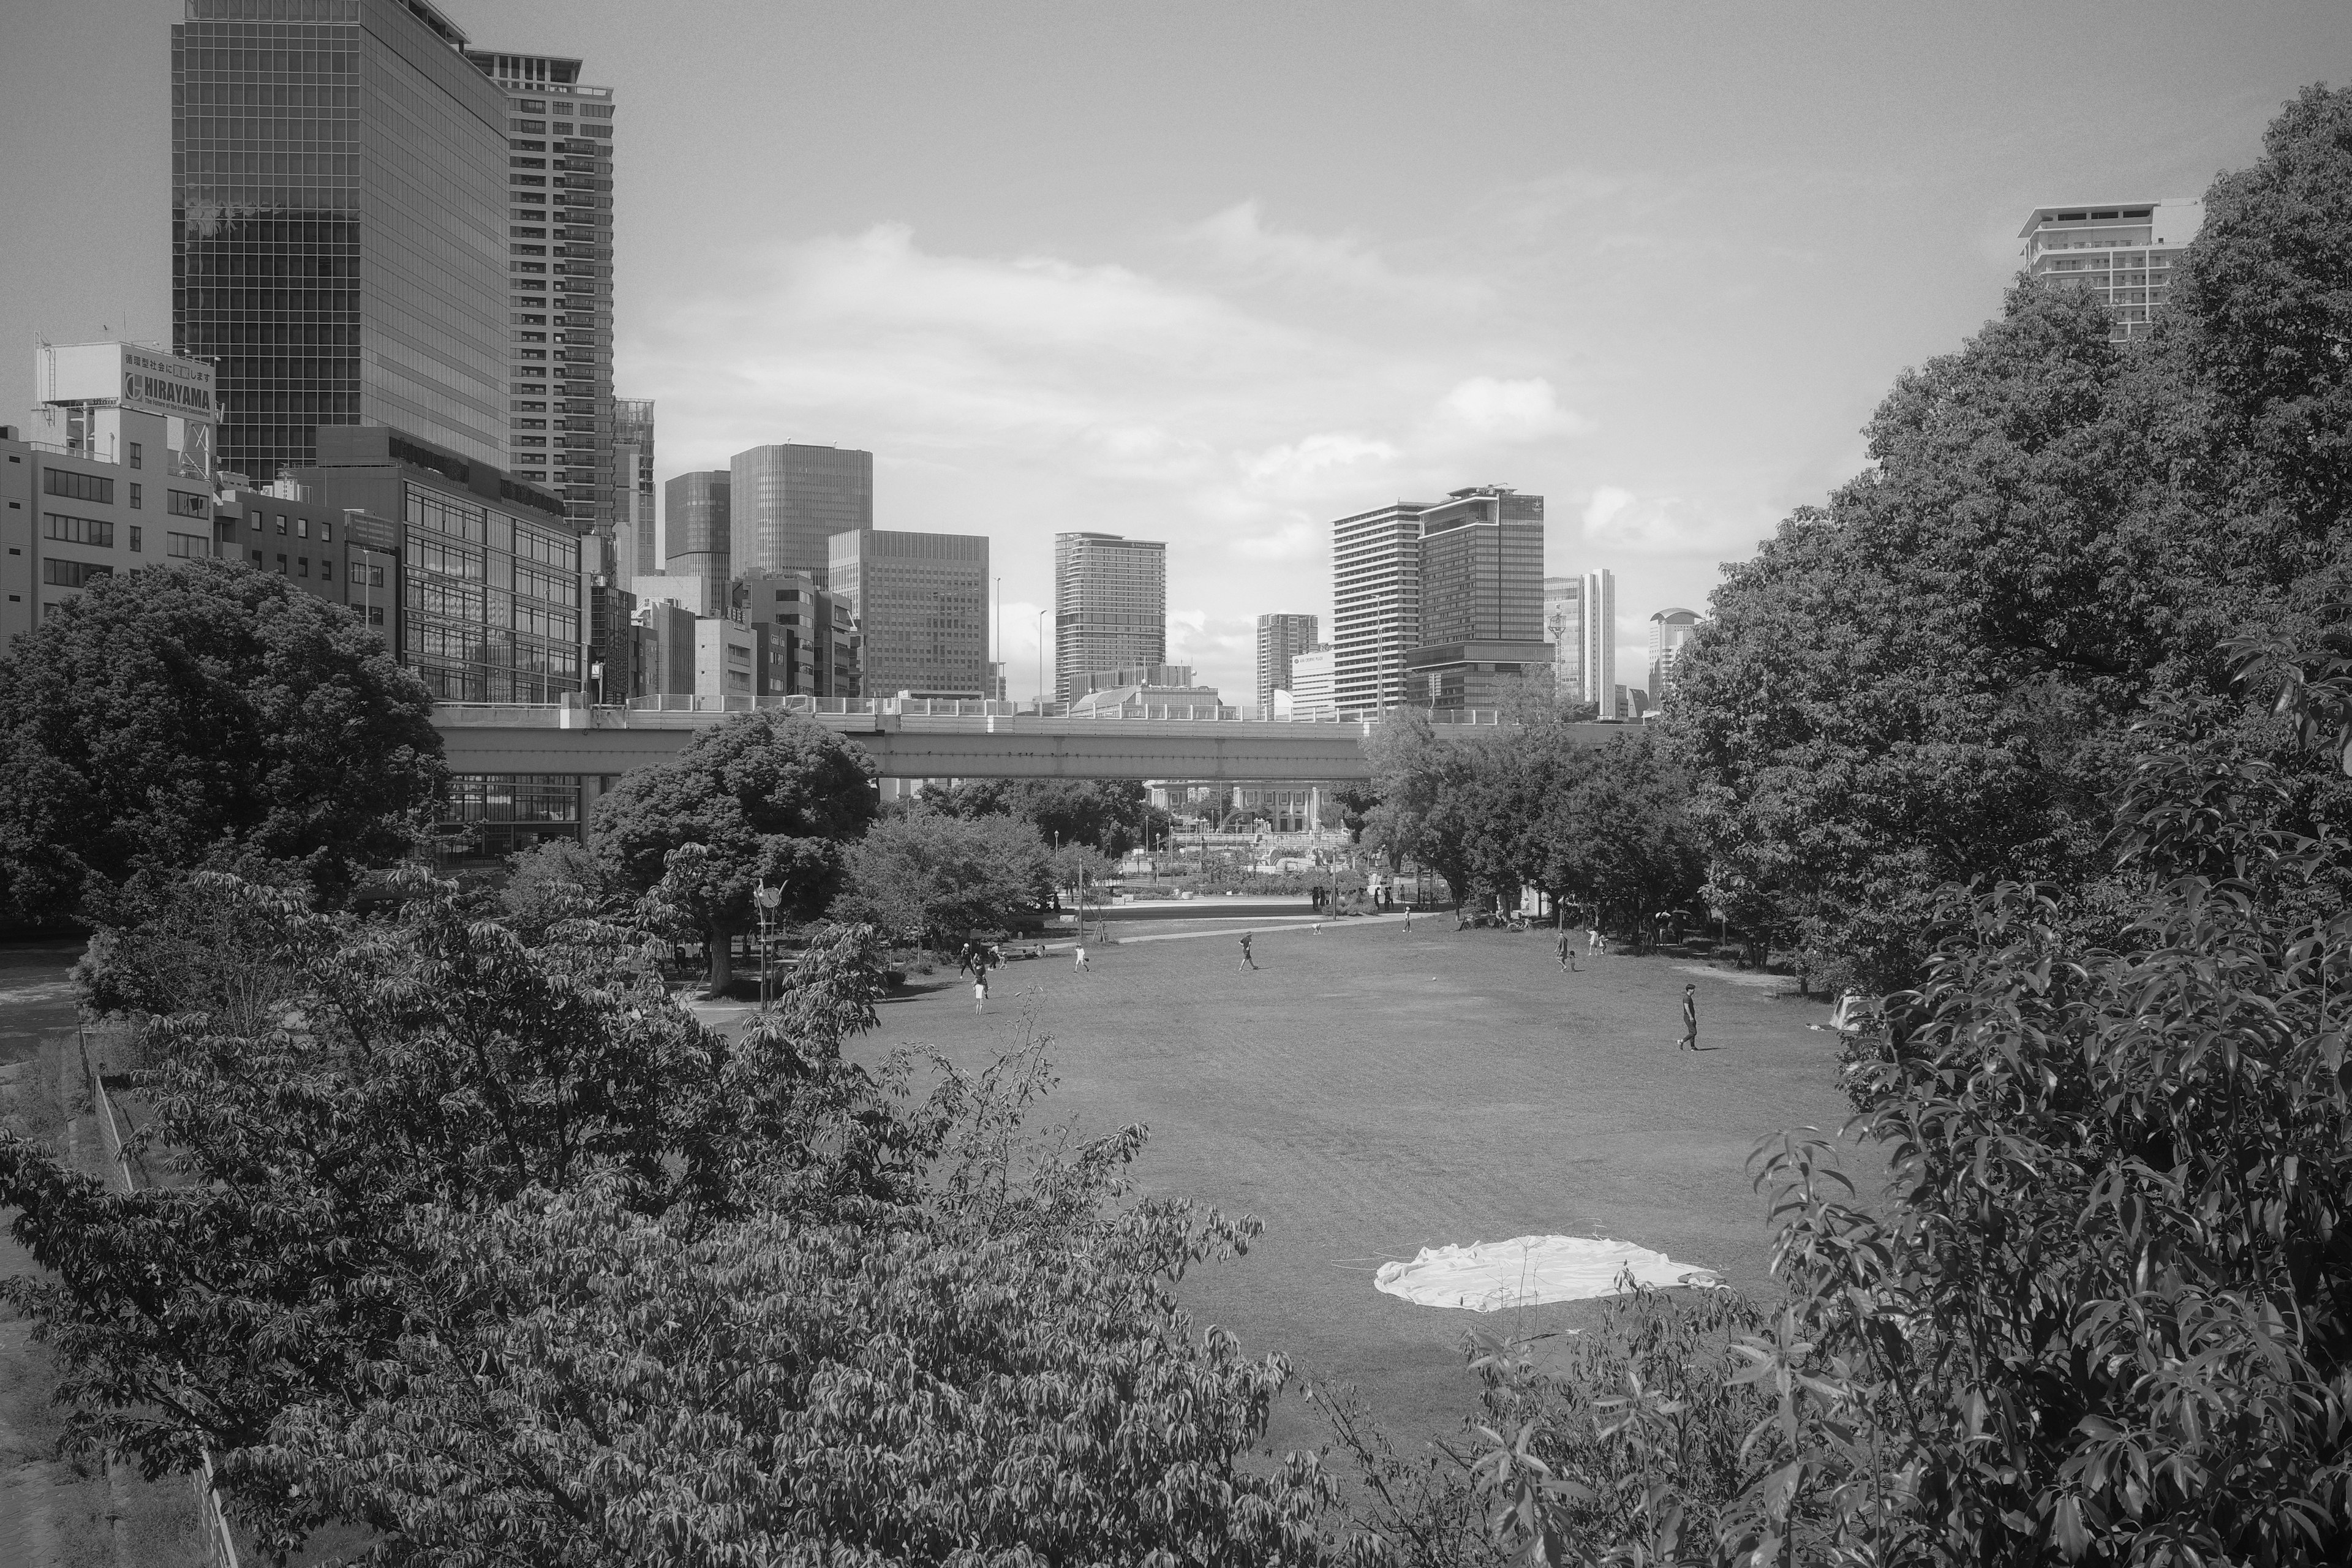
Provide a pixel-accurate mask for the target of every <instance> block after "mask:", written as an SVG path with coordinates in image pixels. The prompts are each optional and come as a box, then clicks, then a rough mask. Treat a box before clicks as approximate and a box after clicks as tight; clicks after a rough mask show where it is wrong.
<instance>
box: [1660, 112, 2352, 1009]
mask: <svg viewBox="0 0 2352 1568" xmlns="http://www.w3.org/2000/svg"><path fill="white" fill-rule="evenodd" d="M2176 277H2177V279H2178V280H2177V281H2176V282H2175V284H2174V286H2173V289H2172V300H2171V303H2170V305H2169V307H2168V309H2167V310H2164V311H2161V312H2159V313H2158V324H2157V327H2156V329H2155V331H2154V332H2153V334H2152V335H2151V336H2150V337H2148V338H2147V339H2146V340H2144V341H2141V342H2131V343H2116V342H2110V341H2109V340H2108V335H2107V322H2106V319H2105V314H2104V312H2103V311H2102V310H2100V309H2099V308H2098V306H2097V305H2096V304H2095V302H2094V301H2092V300H2090V299H2089V298H2088V297H2086V296H2082V295H2075V294H2066V293H2061V292H2053V291H2051V290H2047V289H2038V288H2032V287H2027V286H2021V287H2020V288H2019V289H2016V290H2015V291H2014V292H2012V294H2011V297H2010V299H2009V300H2008V303H2007V306H2006V309H2005V310H2004V313H2003V315H2002V316H2001V318H2000V320H1998V321H1994V322H1992V323H1990V325H1988V326H1987V327H1986V328H1985V329H1984V331H1982V332H1980V333H1979V335H1978V336H1977V337H1976V338H1974V339H1973V340H1971V341H1970V342H1969V343H1968V344H1967V346H1966V347H1965V348H1964V349H1962V351H1961V352H1960V353H1957V354H1953V355H1949V356H1947V357H1945V358H1941V359H1937V360H1935V361H1932V362H1930V363H1928V364H1927V365H1926V366H1925V367H1923V368H1921V369H1920V370H1917V371H1915V372H1912V373H1909V374H1906V375H1905V376H1904V377H1903V378H1902V380H1901V381H1900V382H1898V383H1897V384H1896V386H1895V390H1894V391H1893V392H1892V393H1891V394H1890V395H1889V396H1888V397H1887V399H1886V401H1885V404H1884V405H1882V406H1881V407H1880V409H1879V411H1878V414H1877V416H1876V417H1875V418H1874V420H1873V422H1872V424H1871V426H1870V428H1869V430H1868V433H1867V434H1868V437H1869V452H1870V457H1871V458H1872V463H1873V466H1872V468H1870V469H1869V470H1868V471H1866V472H1865V473H1864V474H1863V475H1862V476H1861V477H1860V478H1858V479H1854V480H1853V482H1852V483H1850V484H1848V485H1846V486H1845V487H1844V488H1843V489H1840V490H1839V491H1838V492H1837V493H1836V494H1835V495H1834V496H1833V497H1832V498H1831V500H1830V504H1829V506H1828V507H1827V509H1826V510H1819V509H1806V510H1801V511H1800V512H1798V513H1797V514H1796V515H1795V516H1793V517H1791V518H1790V520H1789V521H1787V522H1786V523H1784V524H1783V525H1782V526H1781V528H1780V532H1779V534H1778V535H1777V536H1776V537H1775V538H1773V539H1772V540H1769V541H1768V542H1766V543H1765V545H1764V547H1763V549H1762V550H1761V552H1759V554H1758V556H1757V557H1756V558H1755V559H1754V560H1753V561H1750V562H1748V563H1741V564H1739V565H1736V566H1733V567H1731V568H1729V569H1728V572H1727V581H1726V583H1725V585H1724V586H1723V587H1722V588H1721V589H1719V590H1718V591H1717V594H1716V595H1715V599H1714V603H1713V609H1714V616H1713V619H1712V620H1711V621H1710V622H1708V623H1706V624H1705V625H1703V626H1701V627H1700V628H1699V629H1698V631H1697V632H1696V635H1695V636H1694V637H1693V639H1692V641H1691V643H1690V644H1689V645H1688V646H1687V647H1686V648H1685V651H1684V654H1683V656H1682V659H1681V662H1680V663H1679V664H1678V665H1677V679H1678V685H1677V690H1676V694H1675V702H1674V703H1673V704H1672V705H1670V708H1669V710H1668V714H1667V717H1666V721H1665V723H1666V728H1667V732H1668V733H1669V734H1670V735H1671V736H1672V738H1673V739H1674V741H1675V744H1676V747H1677V750H1678V752H1679V754H1680V755H1682V756H1683V757H1684V758H1685V760H1686V761H1687V762H1688V763H1689V765H1690V767H1691V769H1692V771H1693V773H1694V774H1695V775H1696V783H1697V794H1696V803H1695V810H1696V816H1697V818H1698V820H1699V822H1700V824H1701V826H1702V827H1703V829H1704V830H1705V833H1706V840H1707V845H1708V849H1709V854H1710V862H1711V869H1710V884H1711V888H1710V891H1711V894H1712V897H1713V899H1714V900H1715V902H1716V903H1717V905H1718V906H1719V907H1722V908H1723V909H1725V910H1726V911H1727V913H1728V914H1729V915H1730V916H1731V917H1732V918H1733V919H1734V920H1735V921H1739V922H1740V923H1742V924H1743V925H1748V926H1750V927H1752V928H1754V929H1757V930H1759V931H1762V932H1764V933H1766V934H1768V935H1769V936H1770V937H1771V938H1773V939H1774V940H1775V942H1777V943H1778V944H1780V945H1783V946H1787V947H1790V948H1794V949H1796V950H1798V951H1800V952H1801V953H1803V954H1804V955H1805V958H1806V962H1807V963H1808V966H1809V967H1811V968H1813V969H1815V970H1816V971H1818V972H1825V973H1832V974H1833V975H1835V976H1837V977H1839V978H1843V979H1850V980H1853V981H1857V982H1859V983H1861V984H1864V986H1865V988H1867V989H1870V990H1873V991H1885V990H1894V989H1898V988H1900V987H1903V986H1906V985H1908V984H1912V983H1914V982H1915V981H1916V979H1917V978H1918V977H1919V975H1920V974H1921V973H1922V966H1923V964H1924V963H1925V962H1926V960H1927V956H1928V951H1929V949H1928V943H1929V942H1930V940H1931V938H1930V932H1931V931H1932V930H1933V929H1934V923H1935V914H1936V910H1937V905H1938V902H1939V900H1940V899H1941V897H1942V893H1941V889H1943V888H1944V887H1945V886H1946V885H1947V884H1950V883H1963V884H1964V883H1967V882H1969V881H1971V880H1980V881H1983V882H1986V883H1988V884H1989V883H1990V882H1992V881H1996V880H2000V879H2020V880H2025V879H2031V880H2034V881H2036V882H2038V883H2041V884H2042V885H2044V886H2046V887H2054V888H2063V889H2064V891H2063V895H2061V898H2060V901H2061V905H2062V910H2061V918H2062V919H2063V920H2065V921H2068V922H2069V923H2070V924H2074V923H2082V924H2084V926H2085V929H2086V930H2107V931H2111V930H2112V928H2113V924H2114V921H2115V920H2116V918H2117V911H2118V910H2120V908H2121V907H2122V903H2123V901H2124V900H2125V898H2126V894H2125V893H2124V892H2123V891H2122V890H2121V889H2118V888H2116V886H2115V885H2114V881H2113V879H2112V878H2111V876H2110V875H2109V861H2108V860H2107V858H2106V857H2105V854H2104V851H2103V845H2104V844H2105V840H2106V838H2107V836H2108V835H2109V833H2110V832H2111V831H2112V830H2113V828H2114V826H2115V820H2114V816H2113V806H2112V803H2113V798H2114V795H2115V791H2116V787H2117V786H2118V785H2119V784H2121V782H2122V781H2123V780H2125V779H2126V778H2127V777H2129V776H2130V774H2131V773H2132V771H2133V769H2134V768H2135V767H2136V766H2137V763H2139V761H2141V760H2142V759H2144V758H2145V757H2147V755H2148V754H2149V749H2150V745H2151V743H2152V742H2150V741H2149V740H2148V738H2147V732H2146V731H2142V730H2140V729H2137V728H2136V727H2135V726H2137V724H2138V723H2139V721H2141V720H2142V719H2144V718H2146V717H2147V716H2148V715H2150V714H2153V713H2155V712H2158V711H2159V710H2163V709H2165V708H2166V707H2167V706H2168V704H2172V703H2175V702H2190V703H2200V702H2201V703H2203V704H2206V705H2207V706H2208V708H2209V709H2213V708H2217V707H2219V706H2223V705H2225V704H2223V701H2222V699H2223V694H2224V691H2225V689H2226V685H2227V675H2228V672H2227V669H2226V667H2225V661H2224V659H2223V658H2222V657H2221V651H2220V650H2221V645H2222V644H2223V643H2224V642H2226V641H2228V640H2230V639H2231V638H2233V637H2274V636H2279V635H2283V634H2284V632H2285V631H2286V629H2287V628H2288V627H2289V626H2290V624H2291V623H2293V622H2294V619H2295V617H2297V616H2299V615H2300V614H2301V613H2302V611H2303V609H2304V608H2305V607H2307V606H2306V605H2305V604H2304V603H2303V602H2304V601H2305V600H2307V599H2308V597H2309V595H2310V584H2311V583H2312V582H2313V580H2314V579H2315V577H2319V576H2324V575H2327V574H2333V573H2335V572H2336V571H2337V570H2339V567H2338V566H2337V565H2336V558H2337V555H2338V553H2339V552H2340V547H2341V540H2340V532H2341V529H2342V527H2343V522H2344V517H2345V513H2344V510H2343V502H2344V498H2345V495H2346V494H2347V483H2352V481H2347V479H2346V478H2345V475H2346V472H2347V468H2346V459H2347V455H2352V453H2347V440H2352V437H2347V435H2346V434H2345V430H2346V423H2345V422H2346V419H2347V412H2352V354H2347V353H2346V351H2345V348H2344V345H2345V343H2346V342H2347V341H2352V93H2347V92H2334V93H2330V92H2326V91H2325V90H2322V89H2313V90H2311V91H2310V92H2307V93H2305V95H2304V96H2303V97H2302V98H2301V99H2299V100H2296V101H2295V102H2294V104H2292V105H2290V106H2289V107H2288V109H2287V110H2286V111H2285V112H2284V114H2283V115H2282V116H2281V117H2280V118H2279V120H2278V121H2276V122H2275V123H2274V124H2273V127H2272V128H2271V131H2270V132H2269V135H2268V137H2267V139H2266V142H2265V150H2264V155H2263V159H2262V160H2261V162H2260V163H2258V164H2257V165H2256V166H2255V167H2254V168H2252V169H2251V170H2248V171H2246V172H2244V173H2242V174H2232V175H2228V176H2225V177H2223V178H2222V179H2221V180H2220V181H2218V182H2217V183H2216V184H2214V186H2213V187H2212V189H2211V191H2210V193H2209V194H2208V197H2207V207H2206V220H2205V226H2204V229H2203V231H2202V232H2201V233H2200V235H2199V237H2197V239H2196V241H2195V242H2194V244H2193V245H2191V246H2190V247H2189V251H2188V253H2187V255H2186V257H2185V258H2183V260H2182V262H2181V264H2180V266H2179V268H2177V272H2176ZM2240 734H2241V743H2242V744H2247V745H2251V744H2253V743H2255V742H2256V740H2257V737H2256V736H2255V734H2254V731H2252V730H2251V729H2248V728H2246V727H2245V726H2244V724H2243V723H2242V722H2241V725H2240ZM2272 760H2273V762H2276V763H2279V764H2280V765H2282V766H2285V767H2288V768H2290V769H2291V770H2294V769H2300V770H2301V771H2302V772H2303V773H2305V775H2310V774H2312V773H2314V772H2315V770H2313V769H2311V768H2310V766H2309V765H2308V763H2296V762H2294V760H2293V758H2292V757H2291V755H2289V754H2284V753H2280V754H2274V755H2273V757H2272ZM2297 794H2298V798H2294V799H2291V800H2289V801H2286V802H2284V803H2283V805H2284V808H2285V809H2288V810H2291V811H2296V812H2301V813H2304V814H2305V817H2306V820H2307V819H2308V813H2309V812H2310V811H2312V810H2314V809H2318V810H2322V811H2326V810H2335V809H2340V808H2341V806H2342V805H2343V802H2344V786H2343V785H2342V784H2340V783H2338V784H2333V785H2330V786H2328V787H2327V788H2326V790H2325V791H2324V792H2322V793H2321V794H2320V795H2317V796H2315V795H2314V794H2313V789H2312V786H2310V785H2305V786H2299V788H2298V792H2297Z"/></svg>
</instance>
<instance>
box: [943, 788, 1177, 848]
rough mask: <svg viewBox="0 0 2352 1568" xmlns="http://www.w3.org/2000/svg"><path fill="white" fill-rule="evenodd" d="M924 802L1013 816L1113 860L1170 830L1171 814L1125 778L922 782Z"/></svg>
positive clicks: (961, 811)
mask: <svg viewBox="0 0 2352 1568" xmlns="http://www.w3.org/2000/svg"><path fill="white" fill-rule="evenodd" d="M919 798H920V800H921V801H922V802H923V803H924V804H925V805H929V806H931V807H932V808H934V809H935V810H939V811H942V812H945V813H946V814H947V815H949V816H961V817H966V818H971V817H980V816H1012V817H1016V818H1018V819H1020V820H1021V821H1024V822H1026V823H1028V824H1029V825H1030V826H1033V827H1034V828H1036V829H1037V831H1038V833H1039V834H1041V835H1042V836H1043V837H1045V842H1046V843H1047V844H1049V845H1063V844H1084V845H1087V846H1089V847H1093V848H1096V849H1099V850H1101V851H1102V852H1103V853H1104V854H1106V855H1108V856H1110V857H1111V858H1114V859H1116V858H1118V857H1119V856H1122V855H1125V854H1126V853H1127V852H1128V851H1129V850H1130V849H1133V848H1135V847H1138V846H1139V845H1140V844H1141V843H1142V841H1143V840H1142V836H1143V834H1144V832H1145V830H1146V827H1147V826H1149V828H1150V832H1151V834H1152V837H1154V838H1155V839H1157V838H1159V837H1161V836H1162V835H1163V834H1164V833H1165V831H1166V829H1167V825H1168V821H1169V816H1168V814H1167V813H1166V812H1165V811H1162V810H1160V808H1159V807H1157V806H1154V805H1151V804H1150V801H1149V799H1148V798H1147V796H1146V795H1145V793H1144V788H1143V786H1142V785H1141V784H1136V783H1133V782H1131V781H1129V780H1125V779H964V780H961V781H960V782H958V783H957V784H953V785H951V786H950V787H948V788H946V789H941V788H940V787H939V786H938V785H936V784H925V785H924V786H923V789H922V792H921V795H920V796H919Z"/></svg>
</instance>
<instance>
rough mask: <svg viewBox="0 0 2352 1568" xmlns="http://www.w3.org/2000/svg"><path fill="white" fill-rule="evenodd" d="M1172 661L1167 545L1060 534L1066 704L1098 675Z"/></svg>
mask: <svg viewBox="0 0 2352 1568" xmlns="http://www.w3.org/2000/svg"><path fill="white" fill-rule="evenodd" d="M869 646H871V645H870V639H869ZM1167 662H1168V546H1167V545H1166V544H1164V543H1161V542H1159V541H1157V540H1149V539H1125V538H1121V537H1120V536H1119V535H1118V534H1116V533H1057V534H1055V535H1054V675H1055V686H1056V687H1058V688H1059V689H1060V695H1061V700H1063V701H1065V702H1068V701H1071V700H1074V699H1075V698H1076V696H1077V695H1078V693H1079V692H1080V691H1081V690H1083V689H1084V685H1083V683H1084V681H1085V679H1086V677H1087V676H1088V675H1091V674H1093V673H1094V672H1095V671H1097V670H1101V669H1129V668H1135V667H1137V666H1139V665H1149V664H1165V663H1167Z"/></svg>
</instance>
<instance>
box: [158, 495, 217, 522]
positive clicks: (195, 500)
mask: <svg viewBox="0 0 2352 1568" xmlns="http://www.w3.org/2000/svg"><path fill="white" fill-rule="evenodd" d="M163 509H164V510H166V511H169V512H170V513H171V514H172V515H173V517H203V516H205V515H206V514H207V513H209V512H210V511H211V510H212V503H211V502H210V501H208V500H205V498H204V497H203V496H192V495H190V494H188V492H187V491H185V490H166V491H164V492H163Z"/></svg>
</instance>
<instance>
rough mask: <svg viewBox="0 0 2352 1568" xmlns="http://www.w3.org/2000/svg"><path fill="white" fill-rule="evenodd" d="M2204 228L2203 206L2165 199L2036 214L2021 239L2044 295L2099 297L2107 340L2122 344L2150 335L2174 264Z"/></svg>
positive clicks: (2063, 207) (2037, 211) (2035, 211)
mask: <svg viewBox="0 0 2352 1568" xmlns="http://www.w3.org/2000/svg"><path fill="white" fill-rule="evenodd" d="M2204 222H2205V204H2204V203H2203V202H2201V201H2199V200H2197V199H2195V198H2193V197H2188V196H2168V197H2166V198H2165V199H2163V200H2161V201H2138V202H2089V203H2078V204H2074V205H2058V206H2046V207H2036V208H2034V209H2033V216H2032V217H2030V218H2028V219H2026V220H2025V226H2024V227H2023V228H2021V229H2020V230H2018V231H2017V232H2018V237H2019V238H2021V239H2022V240H2024V241H2025V270H2026V272H2027V273H2028V274H2029V275H2030V276H2032V278H2033V279H2034V280H2035V281H2036V282H2038V283H2041V284H2042V285H2043V286H2044V287H2046V288H2052V289H2081V290H2084V291H2085V292H2088V293H2091V294H2094V295H2095V296H2097V298H2098V300H2099V302H2100V303H2101V304H2102V305H2104V306H2105V307H2106V310H2107V315H2108V318H2109V321H2110V323H2111V325H2110V327H2109V329H2108V336H2109V337H2111V338H2113V339H2115V340H2116V342H2125V341H2126V340H2129V339H2132V338H2137V337H2144V336H2146V335H2147V331H2148V324H2149V321H2150V320H2151V319H2152V315H2153V312H2154V311H2155V310H2156V308H2157V307H2158V306H2159V305H2161V304H2163V303H2164V300H2165V296H2166V295H2167V293H2168V292H2169V291H2170V289H2171V287H2172V266H2173V262H2174V261H2175V260H2176V259H2177V258H2179V255H2180V253H2181V252H2182V251H2183V250H2185V249H2187V248H2188V247H2189V241H2190V240H2192V239H2194V238H2196V237H2197V231H2198V229H2200V227H2202V226H2204Z"/></svg>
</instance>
